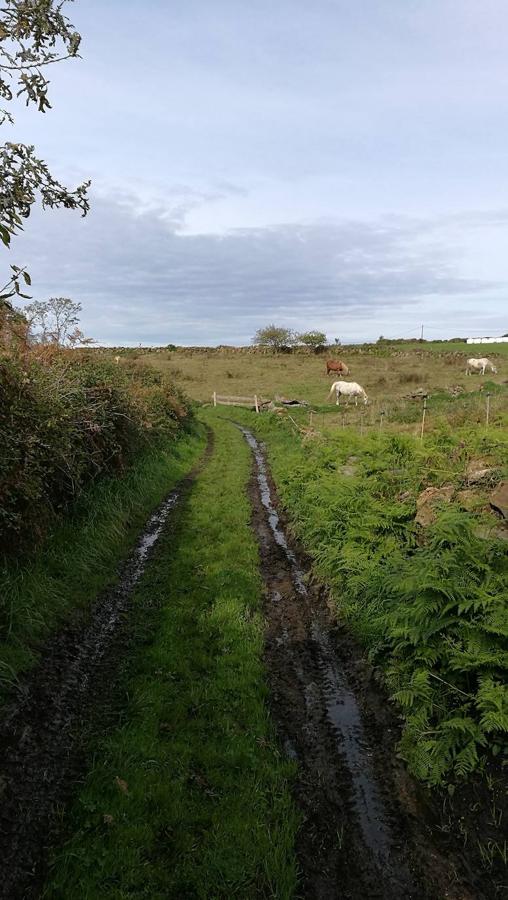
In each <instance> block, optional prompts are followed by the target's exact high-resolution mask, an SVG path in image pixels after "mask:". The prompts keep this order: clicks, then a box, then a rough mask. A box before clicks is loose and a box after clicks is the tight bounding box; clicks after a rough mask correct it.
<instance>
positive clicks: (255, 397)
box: [254, 394, 259, 413]
mask: <svg viewBox="0 0 508 900" xmlns="http://www.w3.org/2000/svg"><path fill="white" fill-rule="evenodd" d="M254 406H255V407H256V412H257V413H258V412H259V405H258V398H257V394H254Z"/></svg>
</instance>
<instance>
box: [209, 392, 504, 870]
mask: <svg viewBox="0 0 508 900" xmlns="http://www.w3.org/2000/svg"><path fill="white" fill-rule="evenodd" d="M215 414H216V415H223V414H224V413H222V411H219V410H216V411H215ZM235 418H236V419H238V420H242V421H244V422H245V423H248V425H249V427H250V428H252V429H253V430H255V431H257V433H258V435H259V436H260V437H262V438H263V439H264V440H265V441H266V444H267V449H268V457H269V460H270V465H271V470H272V473H273V475H274V478H275V481H276V484H277V487H278V490H279V494H280V497H281V500H282V504H283V506H284V507H285V508H286V510H287V513H288V517H289V520H290V523H291V526H292V529H293V531H294V533H295V534H296V535H297V537H298V538H299V539H300V541H301V543H302V545H303V547H304V548H305V549H306V550H307V552H308V553H309V554H310V555H311V557H312V560H313V571H314V574H315V575H316V576H317V577H318V579H319V580H320V581H321V582H322V583H324V584H326V585H327V586H328V588H329V590H330V594H331V598H332V599H333V601H334V602H335V604H336V607H337V612H338V615H339V617H340V618H341V619H343V620H345V621H346V622H347V624H348V627H349V629H350V630H351V631H352V632H353V633H354V634H355V635H356V637H357V638H358V640H359V641H360V642H361V643H362V644H363V646H364V647H365V648H366V651H367V652H368V654H369V656H370V659H371V661H372V662H373V663H374V664H375V665H376V667H377V669H378V672H382V673H383V675H384V680H385V684H386V687H387V689H388V691H389V693H390V694H391V696H392V699H393V700H394V701H395V702H396V704H397V706H396V707H395V709H397V711H398V713H399V715H400V719H401V723H402V737H401V741H400V743H399V753H400V755H401V756H402V758H403V759H404V760H405V761H406V763H407V766H408V768H409V770H410V771H411V773H412V774H413V775H415V776H416V777H417V778H418V779H420V780H421V781H423V782H425V783H426V784H427V785H428V786H429V787H431V788H433V789H434V797H435V798H438V799H439V803H440V806H441V807H442V812H443V823H442V825H443V829H442V830H443V833H445V832H446V833H450V834H453V833H454V832H455V833H456V832H457V829H458V830H459V832H460V835H461V839H462V840H463V843H464V846H467V847H468V852H471V853H473V854H476V857H475V863H476V864H477V865H478V866H479V867H482V868H484V869H486V870H487V871H488V872H489V873H492V877H493V878H494V880H495V882H496V884H501V883H502V884H506V863H507V847H506V840H505V836H504V834H503V825H502V823H504V820H505V818H506V815H507V814H508V808H507V807H506V768H505V766H506V759H507V758H508V744H507V740H506V735H507V732H508V687H507V683H506V675H507V672H508V643H507V638H508V555H507V553H506V547H507V544H506V540H507V537H508V529H507V527H506V523H505V522H503V520H502V518H501V517H500V516H498V517H497V518H496V516H495V515H494V514H493V513H492V511H491V510H490V508H489V498H490V496H491V493H492V488H493V484H494V483H496V482H498V481H499V480H500V479H501V478H503V477H506V476H507V474H508V470H507V460H506V440H505V439H506V437H507V436H508V435H507V432H506V429H504V430H502V431H498V430H495V431H494V430H488V429H482V430H481V431H480V430H478V429H471V428H462V429H457V430H456V431H452V430H451V429H449V428H443V429H442V430H441V431H440V432H437V433H435V434H432V435H428V436H427V437H426V439H425V441H424V442H423V443H421V442H420V441H419V440H415V439H414V438H411V437H410V436H406V435H400V434H399V435H397V434H390V433H388V432H385V433H381V432H378V433H376V434H370V435H366V436H361V435H359V434H358V433H357V432H356V431H355V430H352V429H348V428H346V429H340V430H337V429H335V430H333V431H332V430H323V432H322V433H321V434H318V435H316V436H314V437H311V438H309V437H308V435H305V436H304V439H303V440H301V439H300V436H299V435H298V434H297V433H296V428H295V427H294V426H293V425H292V424H291V423H290V422H288V421H282V420H280V419H278V418H276V417H274V416H270V415H269V414H267V415H260V416H256V415H255V414H254V415H253V414H252V413H248V412H246V411H245V410H239V409H235ZM478 468H480V469H482V468H483V469H485V471H486V472H487V473H488V475H487V480H486V482H485V481H482V479H481V478H480V480H479V482H474V483H473V485H471V483H470V480H469V476H468V472H471V470H475V469H476V470H477V469H478ZM489 473H490V474H489ZM426 489H428V492H427V493H426V495H424V494H423V491H425V490H426ZM432 491H436V492H437V500H436V501H435V502H434V505H433V506H431V507H430V508H429V507H427V509H426V514H425V515H423V514H422V506H421V501H422V497H423V496H427V497H428V494H429V492H430V493H432ZM440 491H441V493H440ZM418 500H419V501H420V505H417V501H418ZM417 509H418V510H419V511H420V516H422V515H423V517H422V518H420V517H418V520H416V521H415V513H416V512H417ZM420 523H421V524H420ZM466 782H467V783H466ZM447 809H451V810H453V814H452V815H451V816H450V821H449V822H447V821H446V816H445V810H447Z"/></svg>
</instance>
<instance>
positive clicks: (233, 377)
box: [121, 342, 508, 413]
mask: <svg viewBox="0 0 508 900" xmlns="http://www.w3.org/2000/svg"><path fill="white" fill-rule="evenodd" d="M486 346H487V345H485V346H483V348H482V351H481V352H479V348H478V347H474V346H472V347H469V346H468V345H466V344H457V345H455V344H447V343H441V344H440V345H439V344H434V343H430V342H429V343H428V344H427V343H425V344H422V345H420V344H407V345H404V344H394V345H387V346H384V345H373V346H366V347H361V346H358V347H338V348H335V349H334V350H333V351H332V350H331V351H330V352H329V353H325V354H318V355H315V354H302V353H293V354H267V355H261V354H255V353H252V354H249V353H241V354H238V353H227V352H226V353H216V352H213V351H210V352H208V353H199V354H193V353H191V352H189V351H186V350H185V349H183V348H181V349H179V350H177V351H173V352H168V351H165V352H161V353H150V354H145V355H140V356H139V359H137V360H135V362H136V364H147V365H149V366H152V367H153V368H155V369H157V370H158V371H161V372H163V373H165V374H166V375H168V376H169V377H170V378H172V379H174V380H175V381H176V382H177V383H178V384H180V385H181V386H182V387H183V388H184V389H185V391H186V393H187V394H188V395H189V396H190V397H192V398H193V399H194V400H200V401H202V402H208V403H209V402H210V401H211V397H212V393H213V391H217V393H219V394H225V395H241V396H253V395H254V394H257V395H258V396H261V397H268V398H273V397H274V396H275V395H276V394H281V395H283V396H286V397H298V398H300V399H302V400H306V401H308V402H309V403H311V404H312V405H313V406H329V407H331V406H332V402H333V401H332V402H331V401H330V400H329V399H328V396H327V395H328V392H329V390H330V385H331V383H332V380H333V379H332V378H331V377H330V376H328V377H327V376H326V374H325V371H326V370H325V361H326V358H327V357H333V358H338V359H342V360H344V361H345V362H346V363H347V365H348V366H349V367H350V376H349V377H350V380H352V381H357V382H359V384H361V385H362V386H363V387H364V388H365V390H366V391H367V394H368V396H369V398H370V399H371V401H372V406H373V408H374V411H375V412H376V413H377V411H379V410H380V409H382V408H386V407H390V406H392V405H393V404H397V403H399V401H400V400H401V399H402V398H404V397H405V396H407V395H408V394H409V393H411V392H412V391H414V390H415V389H418V388H423V389H425V390H427V391H429V392H430V393H435V392H442V391H445V392H446V391H447V390H448V389H452V388H456V387H457V386H459V387H461V388H462V389H463V390H464V391H466V392H469V391H472V392H478V389H479V387H480V385H481V384H482V382H486V381H487V380H491V381H493V382H494V383H496V384H502V383H503V381H505V380H506V379H507V378H508V365H507V355H508V344H498V345H494V346H492V348H489V349H488V350H487V349H486ZM456 354H459V355H458V356H457V355H456ZM496 354H499V357H496ZM489 355H490V356H493V358H494V359H495V361H496V365H497V367H498V374H497V375H494V376H492V375H491V374H489V375H488V376H487V378H481V377H480V376H478V375H472V376H466V374H465V368H466V359H468V357H470V356H489ZM130 358H131V357H130V356H128V357H126V359H130ZM124 364H126V363H124V362H123V361H122V362H121V365H124ZM507 406H508V404H507V403H505V406H504V408H505V409H506V407H507Z"/></svg>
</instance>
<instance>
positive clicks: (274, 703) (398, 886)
mask: <svg viewBox="0 0 508 900" xmlns="http://www.w3.org/2000/svg"><path fill="white" fill-rule="evenodd" d="M241 430H242V432H243V434H244V436H245V438H246V440H247V442H248V444H249V446H250V447H251V449H252V452H253V457H254V466H253V475H252V479H251V483H250V489H249V491H250V498H251V502H252V509H253V519H252V522H253V527H254V530H255V532H256V535H257V538H258V541H259V546H260V555H261V568H262V575H263V578H264V581H265V589H266V593H265V598H266V599H265V610H264V611H265V618H266V646H265V664H266V667H267V671H268V677H269V682H270V688H271V709H272V714H273V717H274V720H275V723H276V727H277V730H278V733H279V738H280V741H281V743H282V746H283V747H284V749H285V751H286V753H287V754H288V756H289V757H290V758H293V759H295V760H296V762H297V764H298V776H297V781H296V801H297V804H298V806H299V809H300V811H301V814H302V818H303V822H302V826H301V828H300V832H299V837H298V846H297V853H298V859H299V865H300V869H301V890H300V894H299V896H301V897H303V898H310V900H336V898H337V900H338V898H341V900H360V898H362V900H367V898H379V900H388V898H390V900H423V898H426V900H444V898H454V900H459V898H460V900H466V898H467V900H472V898H473V897H474V898H479V897H480V896H481V895H480V894H477V893H471V892H470V891H469V889H468V888H467V886H465V885H464V883H463V880H462V879H461V878H460V877H459V876H458V875H457V873H456V871H455V869H454V868H453V866H451V865H449V863H448V861H447V860H446V859H443V858H441V857H440V855H439V854H438V853H437V851H436V849H435V848H434V847H433V846H431V845H430V844H429V842H428V833H427V830H426V827H425V822H424V821H420V822H419V810H418V807H417V804H416V801H415V797H414V796H411V790H410V789H408V787H407V784H406V785H405V786H404V789H407V790H408V797H407V798H406V802H405V803H404V802H403V801H402V799H401V798H400V794H401V783H400V780H399V781H398V780H397V779H398V776H397V772H396V767H395V766H394V758H393V757H394V756H395V753H394V735H393V734H389V730H388V729H387V731H386V734H383V731H382V729H381V730H380V728H379V721H381V722H382V720H383V711H382V709H369V704H370V705H371V706H372V707H376V705H377V706H380V705H381V704H383V703H384V704H385V705H386V701H385V700H384V698H383V697H379V696H378V697H376V696H375V691H374V692H373V691H372V690H370V688H369V687H366V686H365V685H364V684H362V678H361V677H360V678H359V672H358V665H359V664H358V663H357V662H356V661H355V659H354V658H353V652H352V645H351V644H350V643H349V642H348V638H347V636H342V635H341V632H340V630H339V628H338V626H337V622H336V620H335V617H334V614H333V612H332V610H331V609H330V608H329V606H328V604H327V602H326V599H325V598H324V597H323V596H322V594H321V592H320V591H319V590H317V589H316V588H315V587H313V586H312V584H310V583H309V581H308V579H307V577H306V575H307V571H306V570H307V568H308V567H307V566H306V564H305V563H304V562H302V556H301V554H299V553H298V551H297V550H296V549H295V548H294V546H292V543H291V541H290V540H289V539H288V537H287V535H286V533H285V530H284V526H283V524H282V522H281V515H280V514H279V512H278V510H277V501H276V492H275V488H274V485H273V482H272V480H271V477H270V473H269V470H268V467H267V464H266V461H265V457H264V452H263V448H262V446H261V445H260V444H259V443H258V441H257V440H256V439H255V437H254V436H253V435H252V434H251V433H250V432H249V431H248V430H247V429H245V428H241ZM356 655H357V656H358V654H356ZM372 720H374V724H373V721H372ZM376 723H377V724H376ZM408 806H409V807H410V809H409V808H408Z"/></svg>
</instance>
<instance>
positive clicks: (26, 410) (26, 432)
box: [0, 352, 190, 554]
mask: <svg viewBox="0 0 508 900" xmlns="http://www.w3.org/2000/svg"><path fill="white" fill-rule="evenodd" d="M189 415H190V410H189V405H188V402H187V401H186V399H185V398H184V396H183V395H182V394H181V393H180V392H179V391H178V389H177V388H176V387H175V386H174V385H173V384H172V383H170V382H168V380H167V379H166V378H164V376H162V375H161V374H160V373H157V372H155V371H153V370H152V369H147V368H143V367H139V366H129V365H122V366H115V365H114V364H112V363H110V362H108V361H106V360H103V359H100V358H98V357H94V355H93V354H90V355H89V356H88V357H87V356H79V355H77V354H69V353H65V352H59V353H56V354H52V355H50V356H49V357H48V358H40V357H37V356H36V355H35V354H24V355H21V354H20V355H15V354H14V355H8V354H5V355H3V356H0V546H1V553H2V554H12V553H13V552H15V551H17V550H20V549H23V548H26V547H30V548H31V547H33V545H34V544H35V543H37V542H39V541H40V539H41V538H42V537H43V536H44V534H45V533H46V531H47V528H48V526H49V524H50V522H51V521H52V520H53V519H54V517H55V515H57V514H58V513H59V512H61V511H62V510H63V509H64V508H65V507H67V506H68V505H69V504H70V503H71V502H73V501H74V500H76V499H77V497H78V496H79V495H80V494H81V492H82V491H83V489H84V488H85V487H86V486H87V485H88V484H90V483H91V482H92V481H94V480H96V479H97V478H100V477H102V476H103V475H107V474H115V473H117V472H119V471H122V470H123V469H125V468H126V467H127V466H128V465H129V463H130V461H131V460H132V459H133V458H134V456H135V455H136V453H137V452H139V450H140V449H141V448H142V447H145V448H146V446H147V444H149V443H153V442H154V441H157V440H161V439H162V438H163V437H164V438H167V437H171V436H174V435H176V433H177V432H178V430H179V429H180V428H181V427H182V425H183V423H184V420H186V419H187V418H188V417H189Z"/></svg>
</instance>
